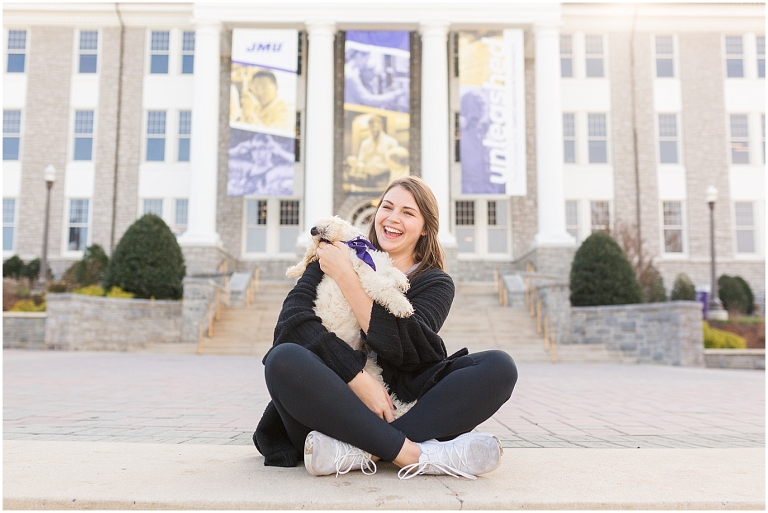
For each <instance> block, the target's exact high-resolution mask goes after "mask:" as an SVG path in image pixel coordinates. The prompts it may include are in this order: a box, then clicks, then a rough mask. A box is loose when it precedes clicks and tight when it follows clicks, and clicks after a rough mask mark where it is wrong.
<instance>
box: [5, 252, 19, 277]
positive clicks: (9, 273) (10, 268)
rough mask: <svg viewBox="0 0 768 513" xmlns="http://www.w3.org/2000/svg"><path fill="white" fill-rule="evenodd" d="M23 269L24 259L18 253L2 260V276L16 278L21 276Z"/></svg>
mask: <svg viewBox="0 0 768 513" xmlns="http://www.w3.org/2000/svg"><path fill="white" fill-rule="evenodd" d="M23 270H24V261H23V260H22V259H21V258H19V255H13V256H12V257H11V258H9V259H8V260H6V261H5V262H3V278H14V279H16V280H18V279H19V278H21V277H22V271H23Z"/></svg>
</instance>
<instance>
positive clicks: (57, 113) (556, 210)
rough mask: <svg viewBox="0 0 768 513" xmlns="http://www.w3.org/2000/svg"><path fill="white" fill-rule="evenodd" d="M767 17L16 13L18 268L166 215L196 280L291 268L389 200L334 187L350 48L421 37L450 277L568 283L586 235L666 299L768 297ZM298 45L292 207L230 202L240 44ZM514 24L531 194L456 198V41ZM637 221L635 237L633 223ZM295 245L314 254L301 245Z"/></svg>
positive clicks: (291, 8) (412, 131)
mask: <svg viewBox="0 0 768 513" xmlns="http://www.w3.org/2000/svg"><path fill="white" fill-rule="evenodd" d="M764 14H765V13H764V4H763V3H760V2H743V3H738V4H737V3H722V4H718V3H706V4H692V3H681V4H674V3H659V4H641V5H639V6H634V5H627V4H603V3H593V4H591V3H571V2H567V3H560V2H536V3H516V2H500V1H488V2H482V3H480V4H477V3H471V2H460V1H447V2H443V3H440V4H436V3H432V2H418V1H417V2H409V3H404V2H375V1H371V2H364V3H361V2H341V3H336V4H333V7H331V8H328V7H323V6H322V5H320V4H316V3H312V2H300V1H287V2H281V3H279V4H275V3H274V2H250V3H248V4H242V3H206V2H195V3H172V4H161V3H145V4H139V3H120V4H107V3H104V4H101V3H88V4H74V3H48V4H44V3H35V4H27V3H17V4H13V3H5V4H4V5H3V256H4V258H7V257H9V256H11V255H14V254H18V255H20V256H21V257H22V258H23V259H25V260H26V259H30V258H34V257H36V256H39V255H40V254H41V251H42V238H43V226H44V212H45V198H46V194H45V190H46V189H45V181H44V178H43V170H44V169H45V168H46V166H48V165H53V166H54V167H55V168H56V170H57V179H56V182H55V185H54V187H53V189H52V195H51V211H50V212H51V214H50V230H49V239H48V248H49V249H48V259H49V262H50V265H51V267H52V269H53V270H54V272H55V274H57V275H60V274H61V273H62V272H63V270H64V269H66V267H68V266H69V265H70V264H71V263H72V262H73V261H75V260H77V259H79V258H80V257H81V256H82V252H83V250H84V248H85V247H86V246H87V245H90V244H100V245H101V246H103V247H104V248H105V249H107V251H108V252H109V251H111V249H112V248H114V246H115V244H116V243H117V242H118V241H119V239H120V236H121V235H122V234H123V233H124V232H125V230H126V229H127V228H128V226H130V224H131V223H132V222H133V221H134V220H136V219H137V218H138V217H140V216H141V215H143V214H144V213H146V212H154V213H157V214H159V215H161V216H162V217H163V219H164V220H165V221H166V222H167V223H168V225H169V226H170V227H171V228H172V229H173V230H174V231H175V232H176V233H178V234H179V239H178V240H179V243H180V244H181V245H182V248H183V250H184V252H185V257H186V260H187V265H188V270H189V272H191V273H198V272H208V271H212V270H214V269H215V268H216V267H217V265H218V263H219V262H221V260H222V259H227V260H228V261H229V262H230V269H232V268H237V269H241V270H246V269H251V268H253V267H254V266H259V267H260V269H261V270H262V276H263V277H267V278H278V277H281V276H282V274H283V271H284V269H285V268H286V267H287V266H288V265H290V264H291V263H293V262H294V261H295V259H296V251H297V247H300V246H302V245H303V242H302V241H303V240H305V238H306V236H307V235H306V233H307V231H308V229H309V228H310V227H311V223H312V221H313V220H314V219H317V218H319V217H323V216H327V215H331V214H338V215H340V216H342V217H344V218H347V219H348V220H350V221H352V222H355V223H356V224H358V225H359V226H365V225H366V223H368V222H369V221H370V215H371V213H372V211H373V206H372V203H371V202H372V201H374V200H375V199H376V197H377V196H378V195H377V194H360V193H351V192H348V191H346V190H345V189H344V187H342V181H343V180H342V176H343V173H344V169H343V168H344V159H343V155H342V153H343V147H342V140H343V138H344V130H345V128H344V118H343V105H344V96H343V95H344V87H345V85H344V65H345V62H344V58H345V56H344V48H345V47H344V41H345V38H344V34H345V33H346V32H347V31H355V30H405V31H408V32H409V37H410V61H409V63H410V64H409V66H410V91H409V92H410V107H411V109H410V126H409V128H408V131H409V137H410V139H409V141H410V153H409V155H408V159H409V162H408V163H409V168H410V172H411V173H412V174H417V175H420V176H422V177H423V178H424V179H425V180H427V181H428V183H429V184H430V185H431V186H432V187H433V189H434V191H435V193H436V196H437V198H438V202H439V204H440V209H441V214H442V216H441V219H442V223H441V239H442V241H443V244H444V247H445V248H446V251H447V253H448V255H449V264H450V268H449V271H450V272H451V273H452V274H453V275H454V278H455V279H458V280H488V279H490V278H491V276H492V273H493V270H494V269H501V270H502V271H504V270H510V269H514V268H518V269H524V268H525V265H526V263H527V262H532V263H534V264H535V265H536V267H537V269H539V270H541V271H545V272H553V273H560V274H566V273H567V270H568V265H569V262H570V258H571V256H572V253H573V251H574V250H575V248H576V247H577V245H578V243H579V242H580V241H582V240H584V239H585V238H586V237H587V236H588V235H589V234H590V233H592V232H593V231H594V230H603V229H610V230H612V231H613V232H615V233H618V232H621V231H628V232H629V233H633V234H635V236H637V233H638V231H639V234H640V239H641V240H642V243H643V247H644V249H645V251H646V252H648V254H649V255H650V256H652V257H653V258H654V262H655V264H656V266H657V267H658V268H659V269H660V271H661V272H662V274H663V276H664V279H665V283H666V285H667V287H668V288H669V287H671V285H672V282H673V280H674V278H675V276H676V275H677V273H679V272H683V271H684V272H686V273H687V274H688V275H689V276H691V278H693V280H694V282H696V283H697V284H702V285H705V284H708V283H709V264H710V237H709V226H710V225H709V208H708V205H707V201H706V192H705V191H706V189H707V188H708V187H709V186H714V187H716V188H717V190H718V191H719V195H718V200H717V204H716V208H715V217H714V219H715V238H716V247H717V262H718V274H726V273H727V274H738V275H741V276H743V277H744V278H745V279H746V280H747V281H748V282H749V283H750V285H751V286H752V288H753V290H755V292H756V295H757V296H758V298H759V300H760V302H761V303H762V302H764V290H765V286H764V281H765V271H764V268H765V236H764V233H765V225H764V218H765V78H764V77H765V36H764V22H765V18H764ZM240 28H271V29H273V28H290V29H294V30H297V31H298V34H299V43H298V55H299V59H300V61H301V62H300V64H299V66H298V72H297V85H296V97H295V107H296V111H297V114H298V117H297V120H298V122H297V128H300V129H297V135H296V140H297V143H296V150H297V151H296V162H295V163H294V171H293V172H294V176H293V181H294V184H295V186H294V188H293V193H292V194H290V195H286V196H282V197H281V196H272V195H270V196H259V195H257V194H256V195H247V194H246V195H244V196H230V195H228V194H227V179H228V151H229V149H230V123H229V121H230V119H229V116H230V102H231V97H230V95H231V91H232V81H231V73H230V66H231V48H232V31H233V30H236V29H240ZM510 29H512V30H517V31H519V33H521V34H522V42H523V43H522V44H523V47H522V52H521V55H522V60H523V61H524V62H522V63H521V68H520V69H521V70H522V75H523V76H522V77H521V80H520V86H519V88H518V90H516V91H514V92H513V93H514V94H519V95H520V96H519V97H520V98H521V103H522V104H523V105H522V106H521V110H520V112H521V113H524V114H523V115H524V117H523V118H522V119H523V120H524V135H523V142H524V145H523V147H524V152H525V153H524V156H525V158H524V164H523V165H524V170H525V175H526V176H525V184H526V186H525V191H524V193H523V194H522V195H508V194H495V193H494V194H466V193H463V192H462V187H461V182H462V167H461V155H460V154H459V152H458V151H456V149H457V146H458V145H459V143H460V139H461V134H460V130H459V116H458V114H459V111H460V109H461V104H460V98H459V79H458V78H457V66H459V64H458V42H457V41H458V34H459V33H460V32H461V31H467V30H510ZM638 226H639V230H638ZM299 251H300V250H299Z"/></svg>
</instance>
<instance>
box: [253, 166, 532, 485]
mask: <svg viewBox="0 0 768 513" xmlns="http://www.w3.org/2000/svg"><path fill="white" fill-rule="evenodd" d="M438 228H439V220H438V207H437V201H436V200H435V197H434V195H433V194H432V191H431V190H430V189H429V187H428V186H427V184H426V183H425V182H424V181H423V180H421V179H420V178H417V177H413V176H408V177H403V178H400V179H398V180H395V181H393V182H392V183H391V184H390V185H389V186H388V187H387V189H386V191H384V194H383V195H382V197H381V199H380V200H379V202H378V208H377V210H376V214H375V216H374V223H373V225H372V226H371V229H370V232H369V237H370V239H371V242H372V243H373V244H374V246H376V247H377V249H380V250H382V251H385V252H387V253H388V254H389V256H390V257H391V258H392V260H393V262H394V264H395V266H396V267H397V268H398V269H400V270H401V271H402V272H403V273H404V274H405V275H406V276H407V277H408V280H409V283H410V288H409V289H408V292H407V293H406V298H407V299H408V301H409V302H410V303H411V305H412V306H413V314H412V315H411V316H410V317H407V318H400V317H396V316H395V315H393V314H392V313H391V312H389V311H388V310H387V309H386V308H385V307H383V306H381V305H380V304H378V303H376V302H374V301H373V300H372V299H371V298H370V297H369V296H368V294H367V293H366V292H365V290H364V289H363V288H362V285H361V283H360V278H359V277H358V276H357V274H356V273H355V271H354V269H353V267H352V264H351V262H350V259H349V256H348V249H347V248H346V246H343V245H342V243H340V242H336V243H334V244H328V243H322V242H321V243H320V244H319V247H318V250H317V255H318V261H317V262H313V263H312V264H310V265H308V266H307V268H306V270H305V271H304V274H303V275H302V276H301V278H299V281H298V283H297V284H296V287H294V289H293V290H292V291H291V292H290V293H289V294H288V296H287V297H286V299H285V301H284V303H283V309H282V311H281V313H280V317H279V318H278V322H277V326H276V327H275V339H274V346H273V348H272V349H271V350H270V352H269V353H267V355H266V356H265V357H264V372H265V378H266V379H265V380H266V383H267V388H268V389H269V393H270V396H271V397H272V402H271V403H270V404H269V405H268V406H267V409H266V411H265V412H264V416H263V417H262V419H261V422H259V426H258V428H257V429H256V432H255V433H254V442H255V443H256V447H257V448H258V449H259V451H260V452H261V453H262V454H263V455H264V464H265V465H274V466H294V465H295V464H296V462H297V461H298V459H299V457H301V453H302V451H303V455H304V464H305V466H306V469H307V471H308V472H309V473H310V474H312V475H316V476H322V475H328V474H337V475H338V474H340V473H342V474H343V473H346V472H350V471H352V470H361V471H362V472H363V473H364V474H372V473H374V472H376V463H375V462H376V461H377V460H379V459H381V460H384V461H391V462H393V463H395V465H397V466H399V467H401V471H400V474H399V475H400V478H401V479H407V478H410V477H413V476H415V475H419V474H446V475H452V476H455V477H459V476H463V477H467V478H470V479H474V476H476V475H478V474H484V473H486V472H491V471H493V470H494V469H496V468H497V467H498V466H499V465H500V463H501V454H502V450H501V443H500V442H499V440H498V439H497V438H496V437H495V436H493V435H490V434H486V433H473V432H471V431H472V430H473V429H474V428H475V427H477V426H478V425H479V424H480V423H482V422H484V421H486V420H487V419H488V418H490V417H491V415H493V414H494V413H495V412H496V411H497V410H498V409H499V408H500V407H501V405H502V404H504V403H505V402H506V401H507V400H508V399H509V398H510V396H511V394H512V390H513V389H514V386H515V383H516V381H517V369H516V367H515V363H514V362H513V361H512V359H511V358H510V357H509V355H508V354H507V353H505V352H503V351H485V352H480V353H476V354H472V355H470V354H469V352H468V351H467V349H466V348H464V349H462V350H460V351H458V352H457V353H455V354H453V355H451V356H447V353H446V350H445V344H444V343H443V340H442V339H441V338H440V336H439V335H438V334H437V333H438V331H439V330H440V328H441V327H442V325H443V323H444V322H445V319H446V317H447V316H448V312H449V311H450V309H451V303H452V302H453V297H454V285H453V281H452V280H451V277H450V276H448V274H447V273H446V272H445V270H444V257H443V252H442V248H441V246H440V243H439V241H438V236H437V234H438ZM324 274H325V275H328V277H330V278H332V279H333V280H334V281H335V282H336V284H337V285H338V286H339V288H340V289H341V291H342V293H343V294H344V299H346V301H347V303H349V305H350V306H351V308H352V313H353V314H354V316H355V318H356V319H357V321H358V324H359V325H360V327H361V331H362V335H363V339H364V341H365V346H364V349H363V350H354V349H352V348H351V347H350V346H349V345H348V344H347V343H346V342H345V341H344V340H341V339H340V338H339V337H337V336H336V334H335V333H332V332H328V331H327V330H326V329H325V327H323V325H322V322H321V320H320V318H319V317H318V316H317V315H315V312H314V309H313V308H314V305H315V300H316V297H317V287H318V284H319V283H320V281H321V280H322V279H323V275H324ZM369 357H370V358H374V359H375V360H376V363H377V364H378V365H379V367H380V368H381V370H382V372H381V377H382V379H383V380H384V382H385V383H386V386H387V387H388V388H389V390H387V389H386V388H385V387H384V386H382V385H381V383H380V382H379V381H378V380H377V379H376V378H375V377H374V376H372V375H371V374H369V373H368V371H367V370H364V368H363V367H364V366H365V362H366V360H367V358H369ZM491 385H492V386H491ZM390 392H391V393H394V394H395V395H396V396H397V397H398V398H399V399H400V400H401V401H403V402H406V403H410V402H414V401H417V402H416V404H415V405H414V406H413V407H411V408H410V409H409V410H408V411H406V412H405V413H403V414H402V415H401V416H399V417H398V418H397V419H395V418H394V417H395V416H394V414H393V409H394V406H393V404H392V401H391V400H390V397H389V393H390ZM438 440H440V441H438Z"/></svg>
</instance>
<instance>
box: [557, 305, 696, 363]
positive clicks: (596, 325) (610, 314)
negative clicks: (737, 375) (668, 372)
mask: <svg viewBox="0 0 768 513" xmlns="http://www.w3.org/2000/svg"><path fill="white" fill-rule="evenodd" d="M561 343H570V344H603V345H604V346H605V348H606V349H608V350H609V351H620V352H621V353H622V354H623V356H624V357H625V358H632V359H636V360H637V362H638V363H659V364H666V365H684V366H692V367H701V366H703V365H704V333H703V330H702V327H701V306H700V305H699V304H698V303H697V302H695V301H670V302H665V303H648V304H637V305H620V306H582V307H572V308H571V331H570V340H568V338H567V337H562V338H561Z"/></svg>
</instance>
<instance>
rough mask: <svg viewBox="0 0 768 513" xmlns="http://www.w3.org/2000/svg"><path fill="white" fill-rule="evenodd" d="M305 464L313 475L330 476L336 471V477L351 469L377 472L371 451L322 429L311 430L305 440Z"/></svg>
mask: <svg viewBox="0 0 768 513" xmlns="http://www.w3.org/2000/svg"><path fill="white" fill-rule="evenodd" d="M304 466H305V467H306V468H307V472H309V473H310V474H312V475H313V476H328V475H330V474H333V473H334V472H335V473H336V477H339V474H346V473H347V472H349V471H351V470H362V471H363V474H368V475H371V474H375V473H376V463H375V462H374V461H373V460H371V453H368V452H365V451H363V450H362V449H358V448H357V447H354V446H352V445H349V444H348V443H344V442H340V441H339V440H336V439H335V438H331V437H330V436H328V435H324V434H323V433H321V432H320V431H310V432H309V434H308V435H307V439H306V440H305V441H304Z"/></svg>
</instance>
